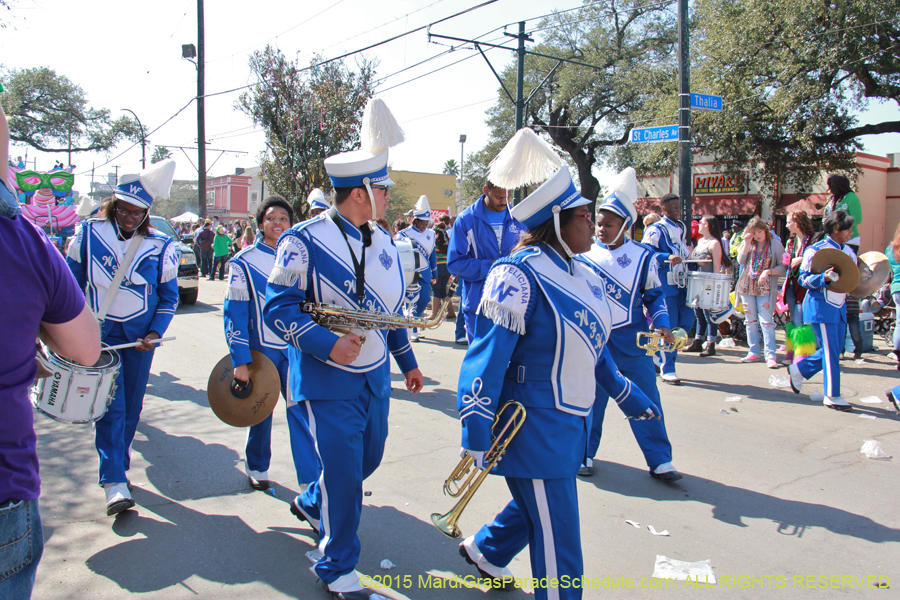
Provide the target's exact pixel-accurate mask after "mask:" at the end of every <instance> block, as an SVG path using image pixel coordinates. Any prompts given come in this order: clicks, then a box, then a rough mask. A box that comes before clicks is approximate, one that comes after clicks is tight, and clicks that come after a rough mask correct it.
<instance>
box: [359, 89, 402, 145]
mask: <svg viewBox="0 0 900 600" xmlns="http://www.w3.org/2000/svg"><path fill="white" fill-rule="evenodd" d="M359 135H360V139H361V140H362V148H363V150H368V151H369V152H382V151H384V150H387V149H388V148H393V147H394V146H396V145H398V144H400V143H402V142H403V140H404V139H405V137H404V135H403V129H402V128H401V127H400V124H399V123H397V119H395V118H394V115H393V114H391V109H389V108H388V106H387V104H385V103H384V100H382V99H381V98H370V99H369V102H368V103H367V104H366V110H365V112H363V120H362V130H361V131H360V134H359Z"/></svg>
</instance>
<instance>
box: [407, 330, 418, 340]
mask: <svg viewBox="0 0 900 600" xmlns="http://www.w3.org/2000/svg"><path fill="white" fill-rule="evenodd" d="M409 341H411V342H418V341H419V332H417V331H410V332H409Z"/></svg>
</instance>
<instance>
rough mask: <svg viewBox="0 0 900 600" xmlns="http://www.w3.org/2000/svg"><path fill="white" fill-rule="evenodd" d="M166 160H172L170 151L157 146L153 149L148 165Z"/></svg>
mask: <svg viewBox="0 0 900 600" xmlns="http://www.w3.org/2000/svg"><path fill="white" fill-rule="evenodd" d="M167 158H172V151H171V150H169V149H168V148H166V147H165V146H157V147H155V148H154V149H153V155H152V156H151V157H150V164H156V163H158V162H159V161H161V160H166V159H167Z"/></svg>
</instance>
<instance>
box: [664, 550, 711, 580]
mask: <svg viewBox="0 0 900 600" xmlns="http://www.w3.org/2000/svg"><path fill="white" fill-rule="evenodd" d="M653 577H654V578H655V579H677V580H678V581H686V580H687V578H688V577H690V578H691V581H697V582H703V583H709V584H714V583H716V576H715V574H714V573H713V571H712V564H711V563H710V561H709V559H706V560H699V561H697V562H687V561H683V560H675V559H674V558H667V557H665V556H663V555H662V554H657V555H656V564H655V565H653Z"/></svg>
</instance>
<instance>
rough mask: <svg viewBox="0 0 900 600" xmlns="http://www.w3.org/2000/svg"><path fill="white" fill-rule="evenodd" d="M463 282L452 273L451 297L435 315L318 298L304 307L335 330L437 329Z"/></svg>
mask: <svg viewBox="0 0 900 600" xmlns="http://www.w3.org/2000/svg"><path fill="white" fill-rule="evenodd" d="M458 284H459V278H458V277H457V276H455V275H454V276H452V277H451V278H450V287H449V289H448V291H447V297H446V298H444V301H443V302H441V306H440V308H439V309H438V312H437V314H435V315H434V316H433V317H432V318H430V319H426V318H425V317H413V316H412V314H411V313H410V314H409V315H401V314H396V313H383V312H380V311H372V310H359V309H356V308H346V307H343V306H337V305H335V304H319V303H317V302H304V303H303V304H302V305H301V307H300V309H301V310H302V311H303V312H305V313H309V315H310V316H311V317H312V320H313V321H315V322H316V324H317V325H321V326H322V327H325V328H326V329H328V330H330V331H333V332H335V333H343V334H347V333H351V332H352V331H353V330H354V329H363V330H372V329H387V330H392V329H411V328H413V327H418V328H421V329H434V328H435V327H437V326H438V325H440V324H441V322H442V321H443V320H444V315H446V314H447V310H448V309H449V308H450V303H451V302H452V301H453V294H454V293H455V292H456V287H457V285H458ZM365 339H366V338H365V336H360V340H361V342H365Z"/></svg>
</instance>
